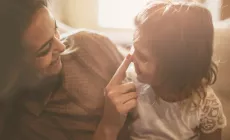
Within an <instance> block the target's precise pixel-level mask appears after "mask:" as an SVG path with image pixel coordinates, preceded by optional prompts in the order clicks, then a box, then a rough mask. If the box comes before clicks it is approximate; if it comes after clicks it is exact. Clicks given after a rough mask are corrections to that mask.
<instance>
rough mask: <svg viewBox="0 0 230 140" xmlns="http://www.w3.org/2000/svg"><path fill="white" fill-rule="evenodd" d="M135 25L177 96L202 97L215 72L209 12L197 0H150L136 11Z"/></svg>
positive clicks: (166, 82)
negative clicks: (176, 0)
mask: <svg viewBox="0 0 230 140" xmlns="http://www.w3.org/2000/svg"><path fill="white" fill-rule="evenodd" d="M135 25H136V28H137V30H138V32H139V38H143V40H142V42H141V43H142V45H145V46H148V48H151V49H152V53H153V55H154V56H155V57H156V59H157V60H156V61H157V63H158V64H159V66H158V67H157V72H156V73H157V75H159V77H160V79H161V80H162V82H163V84H165V85H167V86H168V87H170V89H171V90H172V91H173V93H175V94H178V96H185V94H186V96H191V95H193V93H195V94H197V95H199V97H200V98H201V99H203V98H205V96H206V88H207V86H208V85H211V84H213V83H215V81H216V73H217V66H216V65H215V63H214V62H213V61H212V55H213V30H214V29H213V23H212V17H211V14H210V12H209V11H208V10H207V9H206V8H204V7H202V6H200V5H199V4H197V3H178V2H177V3H176V2H150V3H148V4H147V5H146V6H145V7H144V8H143V9H142V11H140V12H139V13H138V14H137V16H136V18H135ZM136 41H138V39H137V40H136Z"/></svg>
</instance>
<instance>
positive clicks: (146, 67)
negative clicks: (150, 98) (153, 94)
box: [133, 30, 156, 85]
mask: <svg viewBox="0 0 230 140" xmlns="http://www.w3.org/2000/svg"><path fill="white" fill-rule="evenodd" d="M148 46H149V45H148V42H147V41H146V39H145V37H144V35H141V34H140V32H139V31H138V30H136V31H135V33H134V41H133V47H134V53H133V62H134V65H135V71H136V73H137V79H138V80H139V81H140V82H143V83H147V84H151V85H152V84H154V83H155V79H156V78H155V71H156V59H155V58H154V56H153V53H152V51H151V50H152V49H151V48H148Z"/></svg>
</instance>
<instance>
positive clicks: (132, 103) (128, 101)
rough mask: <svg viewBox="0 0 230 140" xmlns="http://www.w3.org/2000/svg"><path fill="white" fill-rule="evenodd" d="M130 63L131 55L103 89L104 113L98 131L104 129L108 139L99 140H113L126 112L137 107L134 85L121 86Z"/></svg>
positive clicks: (124, 118) (125, 84) (123, 121)
mask: <svg viewBox="0 0 230 140" xmlns="http://www.w3.org/2000/svg"><path fill="white" fill-rule="evenodd" d="M131 62H132V58H131V55H128V56H127V57H126V58H125V60H124V61H123V62H122V64H121V65H120V67H119V68H118V69H117V71H116V73H115V74H114V76H113V77H112V79H111V80H110V82H109V84H108V85H107V86H106V88H105V105H104V113H103V117H102V120H101V122H100V124H99V127H98V129H104V132H105V133H106V134H104V135H108V137H106V136H105V137H106V138H100V139H101V140H103V139H104V140H105V139H109V140H115V139H116V138H117V135H118V133H119V131H120V129H121V128H122V126H123V125H124V123H125V120H126V116H127V114H128V112H129V111H130V110H131V109H133V108H135V107H136V105H137V93H136V87H135V85H134V84H133V83H124V84H122V81H123V80H124V79H125V76H126V70H127V68H128V66H129V64H130V63H131ZM97 131H99V130H97Z"/></svg>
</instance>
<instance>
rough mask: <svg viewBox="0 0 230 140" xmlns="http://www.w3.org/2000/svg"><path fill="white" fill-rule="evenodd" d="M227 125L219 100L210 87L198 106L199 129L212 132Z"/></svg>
mask: <svg viewBox="0 0 230 140" xmlns="http://www.w3.org/2000/svg"><path fill="white" fill-rule="evenodd" d="M226 125H227V121H226V117H225V115H224V111H223V107H222V104H221V101H220V100H219V98H218V97H217V96H216V94H215V92H214V90H213V89H212V88H211V87H208V88H207V95H206V97H205V98H204V99H203V101H202V102H201V106H200V129H201V131H202V132H203V133H212V132H214V131H215V130H217V129H221V128H224V127H225V126H226Z"/></svg>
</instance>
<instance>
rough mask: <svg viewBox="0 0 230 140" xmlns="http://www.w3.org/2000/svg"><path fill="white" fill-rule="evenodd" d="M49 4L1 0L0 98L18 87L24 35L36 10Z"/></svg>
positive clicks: (42, 1)
mask: <svg viewBox="0 0 230 140" xmlns="http://www.w3.org/2000/svg"><path fill="white" fill-rule="evenodd" d="M46 6H47V0H1V2H0V19H1V22H0V42H1V44H0V47H1V48H0V50H1V51H0V66H1V69H0V77H1V80H0V99H1V98H2V97H3V96H8V95H10V92H13V91H12V89H16V87H15V86H16V85H17V84H16V82H17V78H18V76H19V75H20V71H21V70H22V69H23V66H24V63H23V56H24V54H25V51H24V48H23V47H22V40H21V39H22V35H23V33H24V31H25V30H26V28H27V27H28V26H29V25H30V23H31V20H32V16H33V15H34V14H35V12H36V11H37V10H38V9H40V8H42V7H46Z"/></svg>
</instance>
